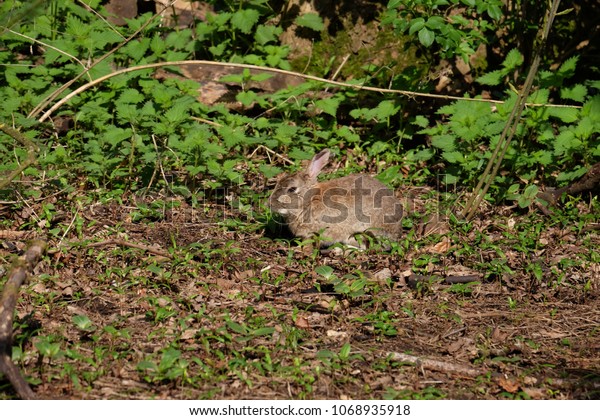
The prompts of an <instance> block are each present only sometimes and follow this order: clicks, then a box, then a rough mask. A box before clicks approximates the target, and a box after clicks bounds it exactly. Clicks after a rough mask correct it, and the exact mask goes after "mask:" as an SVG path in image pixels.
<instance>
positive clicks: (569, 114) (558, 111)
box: [546, 107, 579, 123]
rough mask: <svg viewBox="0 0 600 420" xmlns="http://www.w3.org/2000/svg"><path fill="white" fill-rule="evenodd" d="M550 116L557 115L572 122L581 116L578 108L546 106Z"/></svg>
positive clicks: (565, 120)
mask: <svg viewBox="0 0 600 420" xmlns="http://www.w3.org/2000/svg"><path fill="white" fill-rule="evenodd" d="M546 112H547V113H548V115H549V116H552V117H556V118H558V119H560V120H561V121H562V122H565V123H572V122H575V121H577V119H578V118H579V110H578V109H577V108H555V107H549V108H546Z"/></svg>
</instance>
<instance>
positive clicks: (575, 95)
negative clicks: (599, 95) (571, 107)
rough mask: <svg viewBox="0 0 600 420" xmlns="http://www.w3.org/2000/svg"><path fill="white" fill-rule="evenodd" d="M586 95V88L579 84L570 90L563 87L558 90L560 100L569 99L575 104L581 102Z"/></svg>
mask: <svg viewBox="0 0 600 420" xmlns="http://www.w3.org/2000/svg"><path fill="white" fill-rule="evenodd" d="M587 94H588V90H587V88H586V87H585V86H583V85H579V84H578V85H575V86H573V87H570V88H568V87H564V88H562V89H561V90H560V97H561V98H562V99H571V100H572V101H575V102H583V101H584V100H585V97H586V96H587Z"/></svg>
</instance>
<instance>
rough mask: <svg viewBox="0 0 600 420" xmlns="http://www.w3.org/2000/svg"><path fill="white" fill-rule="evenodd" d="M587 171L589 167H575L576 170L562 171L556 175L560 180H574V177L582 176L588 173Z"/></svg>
mask: <svg viewBox="0 0 600 420" xmlns="http://www.w3.org/2000/svg"><path fill="white" fill-rule="evenodd" d="M587 172H588V168H586V167H582V168H579V169H575V170H574V171H570V172H561V173H560V174H558V176H557V177H556V180H557V181H558V182H564V181H572V180H574V179H579V178H581V177H582V176H584V175H585V174H587Z"/></svg>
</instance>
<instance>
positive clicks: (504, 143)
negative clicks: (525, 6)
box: [463, 0, 560, 220]
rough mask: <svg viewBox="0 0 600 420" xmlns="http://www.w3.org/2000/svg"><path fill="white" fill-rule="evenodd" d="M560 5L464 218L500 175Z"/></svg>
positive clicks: (548, 21)
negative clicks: (497, 175) (498, 174)
mask: <svg viewBox="0 0 600 420" xmlns="http://www.w3.org/2000/svg"><path fill="white" fill-rule="evenodd" d="M559 4H560V0H552V5H551V7H550V10H549V11H548V14H547V15H546V22H545V24H544V26H543V28H542V29H541V36H540V40H539V44H538V46H537V48H536V50H535V55H534V57H533V62H532V63H531V67H530V68H529V72H528V73H527V78H526V80H525V83H524V85H523V89H522V90H521V91H520V92H519V96H518V98H517V103H516V104H515V106H514V107H513V109H512V112H511V114H510V116H509V117H508V120H507V121H506V125H505V126H504V130H503V131H502V134H501V135H500V140H499V141H498V145H497V146H496V149H494V152H493V153H492V157H491V158H490V160H489V162H488V164H487V166H486V168H485V170H484V172H483V175H482V176H481V178H480V180H479V183H478V184H477V186H476V187H475V190H474V194H473V195H472V196H471V198H470V199H469V201H468V202H467V204H466V205H465V210H464V212H463V215H464V218H465V219H467V220H471V219H472V218H473V217H474V216H475V214H476V213H477V209H478V208H479V204H480V203H481V201H482V200H483V198H484V197H485V194H486V193H487V191H488V189H489V188H490V186H491V185H492V183H493V181H494V178H495V177H496V174H497V173H498V169H500V165H501V164H502V160H503V159H504V155H505V154H506V151H507V150H508V146H509V145H510V142H511V140H512V138H513V136H514V134H515V133H516V131H517V127H518V126H519V122H520V117H521V114H522V113H523V110H524V109H525V106H527V105H528V104H527V97H528V96H529V92H530V91H531V88H532V87H533V80H534V78H535V76H536V74H537V70H538V67H539V65H540V62H541V59H542V51H543V49H544V47H545V46H546V40H547V39H548V35H549V34H550V28H552V22H553V21H554V17H555V16H556V13H557V12H558V6H559Z"/></svg>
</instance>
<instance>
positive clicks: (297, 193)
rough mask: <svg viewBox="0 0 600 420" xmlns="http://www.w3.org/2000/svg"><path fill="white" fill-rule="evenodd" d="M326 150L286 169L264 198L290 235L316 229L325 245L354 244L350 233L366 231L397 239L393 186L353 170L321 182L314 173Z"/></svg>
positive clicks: (399, 211)
mask: <svg viewBox="0 0 600 420" xmlns="http://www.w3.org/2000/svg"><path fill="white" fill-rule="evenodd" d="M329 155H330V152H329V150H327V149H325V150H322V151H321V152H319V153H317V154H316V155H315V156H314V157H313V158H312V160H311V161H310V162H309V163H308V164H307V165H305V166H304V168H303V169H302V170H301V171H299V172H297V173H295V174H289V175H285V176H284V177H283V178H282V179H281V180H280V181H279V182H278V183H277V185H276V186H275V189H274V190H273V193H272V194H271V197H270V198H269V207H270V208H271V211H273V212H274V213H278V214H280V215H281V216H283V219H284V221H285V223H286V224H287V225H288V227H289V229H290V231H291V232H292V234H293V235H295V236H297V237H300V238H310V237H312V236H313V235H316V234H321V236H322V237H323V238H324V239H325V241H324V242H323V243H322V245H324V246H327V245H330V244H332V243H336V242H340V243H343V244H347V245H351V246H359V242H358V241H357V239H356V237H355V235H356V234H360V233H369V234H372V235H376V236H383V237H387V238H390V239H397V238H398V237H399V236H400V234H401V232H402V204H401V203H400V201H399V200H398V199H397V198H396V196H395V195H394V192H393V191H392V190H390V189H389V188H388V187H386V186H385V185H384V184H382V183H381V182H379V181H378V180H376V179H375V178H372V177H371V176H369V175H364V174H354V175H349V176H345V177H342V178H337V179H333V180H330V181H325V182H318V181H317V176H318V175H319V173H320V172H321V170H322V169H323V167H325V165H326V164H327V162H328V161H329Z"/></svg>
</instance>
